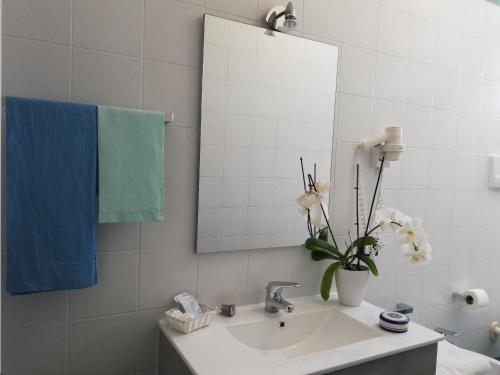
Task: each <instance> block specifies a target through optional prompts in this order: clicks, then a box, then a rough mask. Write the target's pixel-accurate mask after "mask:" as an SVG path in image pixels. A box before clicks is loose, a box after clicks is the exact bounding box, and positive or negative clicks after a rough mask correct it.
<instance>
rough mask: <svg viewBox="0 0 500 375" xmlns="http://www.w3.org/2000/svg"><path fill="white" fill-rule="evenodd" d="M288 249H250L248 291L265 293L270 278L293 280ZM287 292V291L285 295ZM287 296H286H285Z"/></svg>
mask: <svg viewBox="0 0 500 375" xmlns="http://www.w3.org/2000/svg"><path fill="white" fill-rule="evenodd" d="M286 251H287V249H264V250H252V251H250V254H249V258H248V262H249V263H248V292H249V293H260V294H265V287H266V286H267V283H268V282H269V281H270V280H292V258H291V257H289V256H287V255H288V254H286ZM285 294H286V291H285V292H284V294H283V295H285ZM285 298H286V297H285Z"/></svg>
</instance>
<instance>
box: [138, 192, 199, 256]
mask: <svg viewBox="0 0 500 375" xmlns="http://www.w3.org/2000/svg"><path fill="white" fill-rule="evenodd" d="M197 195H198V191H197V189H194V188H179V187H168V186H167V187H166V189H165V220H164V221H160V222H147V223H143V224H142V225H141V249H154V248H160V247H161V248H165V247H169V246H192V245H194V242H195V235H194V234H195V230H196V197H197Z"/></svg>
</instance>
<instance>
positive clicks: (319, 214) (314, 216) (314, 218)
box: [310, 202, 327, 229]
mask: <svg viewBox="0 0 500 375" xmlns="http://www.w3.org/2000/svg"><path fill="white" fill-rule="evenodd" d="M321 205H322V204H321V202H319V203H318V204H315V205H313V206H312V207H311V208H310V212H311V224H312V225H313V226H314V227H316V228H318V229H323V228H326V227H327V225H326V221H325V220H324V218H323V211H322V209H321V208H322V206H321ZM325 214H326V211H325Z"/></svg>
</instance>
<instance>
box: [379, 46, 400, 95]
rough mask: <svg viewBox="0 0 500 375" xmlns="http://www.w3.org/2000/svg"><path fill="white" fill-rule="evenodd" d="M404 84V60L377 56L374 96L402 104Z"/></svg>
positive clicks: (380, 54) (388, 56) (382, 55)
mask: <svg viewBox="0 0 500 375" xmlns="http://www.w3.org/2000/svg"><path fill="white" fill-rule="evenodd" d="M405 83H406V60H404V59H402V58H399V57H394V56H390V55H386V54H383V53H379V54H377V68H376V71H375V96H376V97H377V98H382V99H388V100H393V101H396V102H402V101H403V98H404V92H405Z"/></svg>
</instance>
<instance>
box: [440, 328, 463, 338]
mask: <svg viewBox="0 0 500 375" xmlns="http://www.w3.org/2000/svg"><path fill="white" fill-rule="evenodd" d="M434 331H436V332H437V333H440V334H442V335H444V336H452V337H457V336H462V334H461V333H458V332H455V331H452V330H451V329H447V328H441V327H436V328H434Z"/></svg>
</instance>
